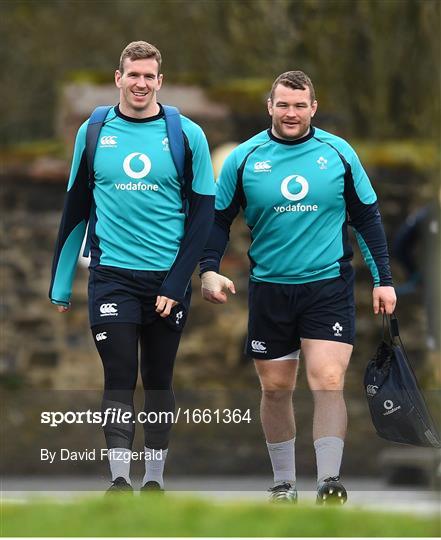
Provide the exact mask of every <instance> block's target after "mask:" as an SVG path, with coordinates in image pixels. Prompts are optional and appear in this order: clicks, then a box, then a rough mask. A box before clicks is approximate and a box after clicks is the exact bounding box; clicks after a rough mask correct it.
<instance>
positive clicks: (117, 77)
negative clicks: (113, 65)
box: [115, 69, 122, 88]
mask: <svg viewBox="0 0 441 540" xmlns="http://www.w3.org/2000/svg"><path fill="white" fill-rule="evenodd" d="M121 77H122V73H121V71H120V70H119V69H117V70H116V71H115V85H116V87H117V88H121V82H120V81H121Z"/></svg>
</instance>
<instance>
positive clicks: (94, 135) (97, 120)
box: [83, 105, 112, 257]
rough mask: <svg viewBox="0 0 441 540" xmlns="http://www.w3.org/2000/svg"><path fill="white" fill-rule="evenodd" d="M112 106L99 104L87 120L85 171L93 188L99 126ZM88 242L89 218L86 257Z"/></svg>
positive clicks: (89, 233)
mask: <svg viewBox="0 0 441 540" xmlns="http://www.w3.org/2000/svg"><path fill="white" fill-rule="evenodd" d="M111 108H112V105H101V106H100V107H97V108H96V109H95V110H94V111H93V113H92V114H91V115H90V118H89V122H88V124H87V130H86V161H87V171H88V178H89V188H90V189H93V187H94V184H95V175H94V172H93V162H94V159H95V152H96V147H97V146H98V139H99V136H100V131H101V128H102V127H103V124H104V120H105V119H106V117H107V113H108V112H109V110H110V109H111ZM94 204H95V203H94V202H93V201H92V207H91V214H90V215H91V216H92V215H93V214H94ZM90 242H91V226H90V219H89V225H88V227H87V238H86V244H85V246H84V252H83V257H88V256H89V254H90Z"/></svg>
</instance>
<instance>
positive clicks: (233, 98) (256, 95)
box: [207, 78, 272, 114]
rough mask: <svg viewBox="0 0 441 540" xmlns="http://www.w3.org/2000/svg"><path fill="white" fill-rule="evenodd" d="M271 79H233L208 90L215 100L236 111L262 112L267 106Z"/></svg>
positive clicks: (208, 93)
mask: <svg viewBox="0 0 441 540" xmlns="http://www.w3.org/2000/svg"><path fill="white" fill-rule="evenodd" d="M271 85H272V81H271V80H270V79H258V78H253V79H232V80H230V81H226V82H225V83H223V84H222V83H221V84H218V85H215V86H212V87H211V88H209V89H208V90H207V95H208V96H209V97H210V98H211V99H212V100H213V101H218V102H221V103H226V104H227V105H228V106H229V107H230V108H231V111H232V112H233V114H234V113H236V112H241V113H242V114H243V113H244V111H246V112H247V113H249V114H252V113H260V112H262V110H263V109H264V108H265V103H266V99H267V97H268V94H269V89H270V88H271Z"/></svg>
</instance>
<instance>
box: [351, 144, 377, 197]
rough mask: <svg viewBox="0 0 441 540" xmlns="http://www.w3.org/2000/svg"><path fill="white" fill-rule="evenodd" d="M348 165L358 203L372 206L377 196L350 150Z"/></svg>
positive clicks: (357, 158) (353, 152)
mask: <svg viewBox="0 0 441 540" xmlns="http://www.w3.org/2000/svg"><path fill="white" fill-rule="evenodd" d="M349 163H350V165H351V171H352V176H353V178H354V185H355V191H356V192H357V195H358V197H359V199H360V201H361V202H362V203H363V204H373V203H374V202H376V200H377V195H376V193H375V191H374V188H373V187H372V184H371V181H370V180H369V177H368V175H367V174H366V171H365V170H364V168H363V165H362V164H361V162H360V159H359V157H358V156H357V154H356V153H355V151H354V150H353V149H352V148H351V152H350V154H349Z"/></svg>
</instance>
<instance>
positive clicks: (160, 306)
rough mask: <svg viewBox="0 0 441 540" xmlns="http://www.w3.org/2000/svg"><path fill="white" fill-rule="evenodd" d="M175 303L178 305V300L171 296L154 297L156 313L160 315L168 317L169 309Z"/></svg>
mask: <svg viewBox="0 0 441 540" xmlns="http://www.w3.org/2000/svg"><path fill="white" fill-rule="evenodd" d="M176 305H178V302H176V300H173V299H172V298H167V297H166V296H157V297H156V304H155V306H156V313H159V314H160V316H161V317H168V316H169V315H170V311H171V310H172V309H173V308H174V307H175V306H176Z"/></svg>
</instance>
